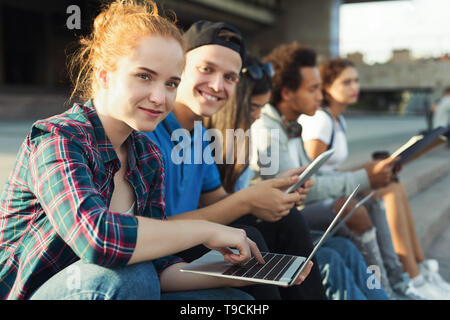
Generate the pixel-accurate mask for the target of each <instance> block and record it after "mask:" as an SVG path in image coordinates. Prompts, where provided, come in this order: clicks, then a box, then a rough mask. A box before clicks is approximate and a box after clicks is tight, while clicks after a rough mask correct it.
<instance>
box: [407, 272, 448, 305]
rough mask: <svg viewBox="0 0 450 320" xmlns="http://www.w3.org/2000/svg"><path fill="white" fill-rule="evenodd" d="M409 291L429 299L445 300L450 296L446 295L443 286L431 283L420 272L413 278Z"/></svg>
mask: <svg viewBox="0 0 450 320" xmlns="http://www.w3.org/2000/svg"><path fill="white" fill-rule="evenodd" d="M408 291H409V292H410V293H412V294H414V295H417V296H419V297H423V298H426V299H428V300H443V299H447V298H448V297H447V296H448V295H446V294H445V292H444V291H443V290H441V288H438V287H436V286H434V285H433V284H431V283H429V282H428V281H427V280H425V277H424V276H423V275H422V274H419V275H418V276H417V277H415V278H414V279H411V281H410V286H409V288H408Z"/></svg>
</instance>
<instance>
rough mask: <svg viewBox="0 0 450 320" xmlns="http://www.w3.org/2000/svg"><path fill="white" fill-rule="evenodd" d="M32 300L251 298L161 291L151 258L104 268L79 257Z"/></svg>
mask: <svg viewBox="0 0 450 320" xmlns="http://www.w3.org/2000/svg"><path fill="white" fill-rule="evenodd" d="M30 299H32V300H185V299H189V300H253V297H252V296H250V295H249V294H247V293H245V292H243V291H241V290H238V289H234V288H220V289H207V290H193V291H180V292H170V293H161V287H160V283H159V277H158V274H157V272H156V270H155V267H154V266H153V263H152V262H151V261H147V262H142V263H137V264H133V265H130V266H126V267H123V268H105V267H102V266H99V265H95V264H88V263H84V262H83V261H81V260H79V261H77V262H75V263H73V264H71V265H70V266H68V267H67V268H65V269H63V270H61V271H60V272H58V273H57V274H55V275H54V276H53V277H51V278H50V279H49V280H47V281H46V282H45V283H44V284H43V285H42V286H40V287H39V288H38V289H37V290H36V291H35V292H34V293H33V294H32V295H31V297H30Z"/></svg>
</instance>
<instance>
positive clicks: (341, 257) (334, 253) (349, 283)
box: [316, 237, 389, 300]
mask: <svg viewBox="0 0 450 320" xmlns="http://www.w3.org/2000/svg"><path fill="white" fill-rule="evenodd" d="M316 257H317V261H318V263H319V268H320V272H321V274H322V279H323V285H324V287H325V290H326V293H327V296H328V298H329V299H333V300H389V297H388V296H387V294H386V292H385V291H384V290H383V289H382V288H381V286H380V285H379V283H378V282H377V281H376V279H374V278H373V276H372V274H371V273H368V272H367V266H366V263H365V261H364V258H363V256H362V255H361V254H360V253H359V251H358V249H357V248H356V247H355V245H354V244H353V243H352V242H351V241H349V240H347V239H345V238H342V237H331V238H329V239H328V240H327V241H326V242H325V243H324V244H323V246H322V247H321V248H320V249H319V250H318V251H317V253H316ZM371 277H372V278H371Z"/></svg>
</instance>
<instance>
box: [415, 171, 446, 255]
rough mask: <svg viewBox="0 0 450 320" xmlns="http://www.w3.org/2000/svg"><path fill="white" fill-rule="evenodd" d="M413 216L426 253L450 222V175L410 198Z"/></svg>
mask: <svg viewBox="0 0 450 320" xmlns="http://www.w3.org/2000/svg"><path fill="white" fill-rule="evenodd" d="M409 203H410V205H411V210H412V216H413V220H414V224H415V228H416V232H417V237H418V238H419V241H420V244H421V246H422V249H423V250H424V252H427V251H428V249H429V248H430V246H431V244H432V243H433V240H434V239H435V237H436V236H438V235H439V234H440V233H441V232H442V231H443V230H444V229H445V228H446V226H447V224H448V223H449V221H450V174H447V175H445V176H444V177H442V178H440V179H439V180H437V181H435V182H434V183H433V184H432V185H431V186H429V187H428V188H426V189H424V190H422V191H421V192H419V193H417V194H416V195H415V196H414V197H412V198H410V202H409Z"/></svg>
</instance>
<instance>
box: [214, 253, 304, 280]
mask: <svg viewBox="0 0 450 320" xmlns="http://www.w3.org/2000/svg"><path fill="white" fill-rule="evenodd" d="M261 254H262V256H263V258H264V261H265V262H266V263H265V264H259V263H258V261H257V260H256V259H255V258H254V257H253V258H251V259H250V260H249V261H247V262H246V263H245V264H243V265H233V266H231V267H229V268H228V269H227V270H225V271H224V272H223V273H222V274H223V275H229V276H240V277H246V278H254V279H264V280H275V281H278V280H280V279H281V277H282V276H283V274H284V273H285V272H286V270H288V269H289V267H290V266H291V264H292V263H293V262H294V261H295V259H296V257H295V256H290V255H285V254H276V253H268V252H261Z"/></svg>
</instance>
